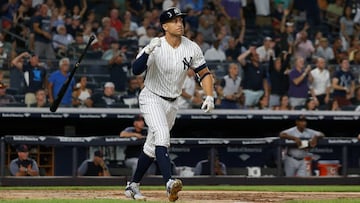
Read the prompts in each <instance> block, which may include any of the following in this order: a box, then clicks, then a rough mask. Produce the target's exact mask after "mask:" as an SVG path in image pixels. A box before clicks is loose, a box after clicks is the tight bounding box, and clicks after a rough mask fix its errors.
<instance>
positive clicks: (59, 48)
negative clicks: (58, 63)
mask: <svg viewBox="0 0 360 203" xmlns="http://www.w3.org/2000/svg"><path fill="white" fill-rule="evenodd" d="M75 37H76V36H74V37H73V36H72V35H71V34H69V33H67V31H66V27H65V25H58V26H57V27H56V34H54V35H53V39H52V41H53V47H54V50H55V52H56V56H57V57H58V58H62V57H65V56H67V55H68V50H69V46H70V45H71V44H72V43H74V41H75V40H74V38H75Z"/></svg>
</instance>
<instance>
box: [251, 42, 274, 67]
mask: <svg viewBox="0 0 360 203" xmlns="http://www.w3.org/2000/svg"><path fill="white" fill-rule="evenodd" d="M274 45H275V43H274V42H273V41H272V38H271V37H265V38H264V41H263V45H262V46H260V47H258V48H256V53H257V54H259V58H260V62H261V63H263V62H268V61H269V60H270V57H273V58H275V51H274Z"/></svg>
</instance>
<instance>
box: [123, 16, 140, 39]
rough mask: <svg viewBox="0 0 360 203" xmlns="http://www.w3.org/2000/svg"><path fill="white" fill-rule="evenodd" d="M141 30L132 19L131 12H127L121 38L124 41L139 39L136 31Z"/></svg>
mask: <svg viewBox="0 0 360 203" xmlns="http://www.w3.org/2000/svg"><path fill="white" fill-rule="evenodd" d="M138 28H139V25H138V23H137V22H135V21H134V20H133V19H132V14H131V12H130V11H125V14H124V23H123V27H122V29H121V32H120V38H123V39H137V35H136V30H137V29H138Z"/></svg>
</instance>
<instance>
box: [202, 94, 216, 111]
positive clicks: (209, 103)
mask: <svg viewBox="0 0 360 203" xmlns="http://www.w3.org/2000/svg"><path fill="white" fill-rule="evenodd" d="M214 108H215V104H214V97H212V96H206V98H205V100H204V102H203V104H202V106H201V109H202V110H204V112H205V113H210V112H211V111H212V110H213V109H214Z"/></svg>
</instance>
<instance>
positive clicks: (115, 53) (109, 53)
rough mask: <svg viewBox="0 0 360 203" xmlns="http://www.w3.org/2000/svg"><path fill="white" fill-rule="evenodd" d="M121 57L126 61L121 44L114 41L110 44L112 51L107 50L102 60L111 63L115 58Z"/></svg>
mask: <svg viewBox="0 0 360 203" xmlns="http://www.w3.org/2000/svg"><path fill="white" fill-rule="evenodd" d="M118 55H121V56H122V57H124V59H126V55H125V54H124V53H122V51H121V50H120V44H119V42H117V41H112V42H111V44H110V49H108V50H106V51H105V52H104V53H103V54H102V56H101V59H102V60H105V61H110V60H111V59H113V58H115V56H118Z"/></svg>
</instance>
